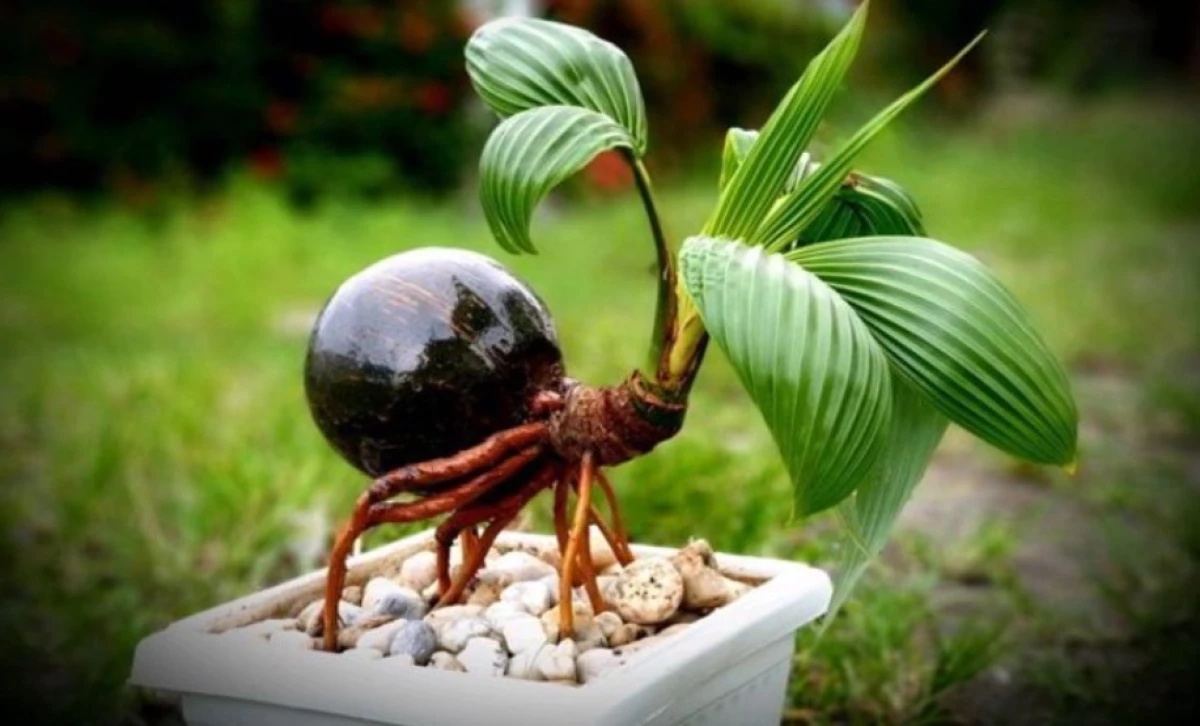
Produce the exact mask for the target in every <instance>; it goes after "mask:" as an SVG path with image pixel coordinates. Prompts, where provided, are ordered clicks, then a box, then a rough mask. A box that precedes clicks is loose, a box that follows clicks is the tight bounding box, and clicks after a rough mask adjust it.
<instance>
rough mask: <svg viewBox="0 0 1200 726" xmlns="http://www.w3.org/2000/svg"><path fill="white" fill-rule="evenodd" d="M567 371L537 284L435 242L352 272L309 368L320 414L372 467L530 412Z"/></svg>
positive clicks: (349, 456) (354, 460)
mask: <svg viewBox="0 0 1200 726" xmlns="http://www.w3.org/2000/svg"><path fill="white" fill-rule="evenodd" d="M561 380H562V354H561V352H560V350H559V347H558V340H557V336H556V335H555V331H554V324H553V322H552V321H551V318H550V313H549V311H548V310H547V309H546V306H545V305H544V304H543V303H542V301H541V300H540V299H538V297H537V295H535V294H534V292H533V291H532V290H531V289H530V288H529V287H528V286H527V285H525V284H524V283H523V282H521V281H520V280H519V279H517V278H516V277H514V276H513V275H512V274H511V273H510V272H509V271H508V270H506V269H505V268H504V267H503V266H501V265H500V263H498V262H496V261H495V260H493V259H491V258H489V257H486V256H484V255H481V254H477V253H474V252H467V251H465V250H456V249H445V248H437V247H428V248H421V249H417V250H413V251H410V252H404V253H401V254H398V255H394V256H392V257H389V258H387V259H385V260H382V261H380V262H377V263H376V264H374V265H371V266H370V267H368V268H367V269H365V270H363V271H362V272H360V273H358V274H357V275H355V276H353V277H351V278H350V279H349V280H347V281H346V282H345V283H343V284H342V286H341V287H339V288H338V289H337V291H336V292H334V294H333V296H332V297H331V298H330V299H329V301H328V302H327V303H326V304H325V307H324V309H323V310H322V311H321V314H320V316H319V317H318V318H317V322H316V325H315V327H314V329H313V332H312V337H311V338H310V340H309V346H308V357H307V360H306V363H305V371H304V382H305V391H306V393H307V396H308V405H309V409H310V410H311V412H312V416H313V420H314V421H316V423H317V426H318V427H319V428H320V429H321V432H322V433H323V434H324V435H325V437H326V438H327V439H328V440H329V442H330V443H331V444H332V445H333V447H334V448H335V449H336V450H337V451H338V453H340V454H341V455H342V456H343V457H345V459H346V460H347V461H349V462H350V463H351V464H353V465H354V466H356V467H358V468H359V469H361V470H362V471H364V472H366V473H367V474H370V475H371V476H379V475H381V474H383V473H385V472H387V471H390V470H392V469H396V468H398V467H401V466H404V465H405V464H411V463H416V462H420V461H426V460H428V459H433V458H437V457H442V456H449V455H451V454H454V453H456V452H458V451H461V450H462V449H464V448H467V447H470V446H473V445H475V444H478V443H480V442H481V441H483V440H484V439H485V438H487V437H488V436H489V435H491V434H493V433H496V432H497V431H501V430H503V429H506V428H510V427H512V426H516V425H519V424H521V423H524V422H525V421H527V420H528V419H529V416H530V414H529V402H530V399H531V398H532V396H533V395H534V394H535V393H536V392H537V391H539V390H545V389H549V390H558V387H559V386H560V385H561Z"/></svg>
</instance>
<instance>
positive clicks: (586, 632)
mask: <svg viewBox="0 0 1200 726" xmlns="http://www.w3.org/2000/svg"><path fill="white" fill-rule="evenodd" d="M573 640H574V641H575V647H577V648H578V649H579V652H580V653H586V652H587V651H589V650H592V649H593V648H605V647H607V646H608V639H607V638H605V637H604V632H603V631H602V630H600V626H599V625H596V623H595V622H591V623H588V624H587V625H584V626H582V627H577V628H575V637H574V638H573Z"/></svg>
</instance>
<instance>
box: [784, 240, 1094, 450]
mask: <svg viewBox="0 0 1200 726" xmlns="http://www.w3.org/2000/svg"><path fill="white" fill-rule="evenodd" d="M787 257H788V259H789V260H792V261H794V262H796V263H798V264H800V265H802V266H803V267H804V269H806V270H808V271H809V272H811V273H812V274H814V275H816V276H817V277H820V278H821V279H822V280H823V281H825V282H826V283H827V284H829V285H830V286H831V287H833V288H834V289H835V290H837V291H838V293H840V295H841V296H842V297H843V298H845V300H846V302H848V303H849V304H850V305H852V306H853V307H854V309H855V311H856V312H857V313H858V315H859V316H860V317H861V318H862V319H863V321H864V322H866V323H867V325H868V326H869V327H870V329H871V332H872V333H873V335H874V337H875V339H876V340H878V341H879V344H880V345H881V346H882V347H883V349H884V350H885V351H886V352H887V354H888V358H889V359H890V360H891V362H892V363H893V364H894V365H895V366H896V368H898V369H899V370H900V371H902V372H903V373H904V375H905V376H907V377H908V379H909V380H910V381H911V382H912V383H913V384H914V385H915V386H916V387H917V388H918V389H919V390H920V391H921V392H922V393H923V394H924V395H925V396H927V397H928V398H929V400H930V401H931V402H932V403H933V405H934V406H935V407H936V408H937V409H938V410H939V411H941V412H942V413H943V414H944V415H945V416H947V417H949V418H950V419H951V420H952V421H954V422H955V423H957V424H959V425H960V426H962V427H963V428H965V429H967V430H968V431H970V432H972V433H974V434H975V435H976V436H979V437H980V438H981V439H983V440H985V441H987V442H989V443H991V444H994V445H995V446H998V447H1000V448H1001V449H1003V450H1005V451H1007V452H1009V453H1011V454H1015V455H1017V456H1020V457H1022V458H1025V459H1029V460H1031V461H1036V462H1042V463H1048V464H1064V465H1065V464H1069V463H1072V462H1073V461H1074V459H1075V448H1076V429H1077V426H1078V422H1077V419H1078V415H1077V413H1076V409H1075V402H1074V400H1073V398H1072V396H1071V391H1070V384H1069V382H1068V380H1067V375H1066V372H1065V371H1064V370H1063V368H1062V366H1061V365H1059V363H1058V361H1057V360H1056V359H1055V358H1054V356H1053V355H1052V354H1051V353H1050V350H1049V349H1048V348H1047V347H1046V344H1045V343H1044V342H1043V341H1042V339H1041V338H1040V337H1039V336H1038V334H1037V333H1036V332H1035V331H1034V329H1033V326H1032V325H1031V324H1030V321H1029V318H1028V316H1027V315H1026V314H1025V311H1024V310H1023V309H1022V308H1021V306H1020V305H1019V304H1018V303H1017V301H1016V300H1015V299H1014V298H1013V296H1012V295H1011V294H1010V293H1009V292H1008V290H1007V289H1005V288H1004V286H1003V285H1001V284H1000V282H999V281H998V280H997V279H996V277H995V276H994V275H993V274H992V273H991V272H990V271H989V270H988V269H987V268H985V267H984V266H983V265H982V264H980V263H979V261H978V260H976V259H975V258H973V257H971V256H970V255H968V254H966V253H964V252H960V251H959V250H956V249H954V248H952V247H949V246H947V245H944V244H942V243H940V242H935V241H934V240H931V239H925V238H918V237H869V238H861V239H851V240H841V241H837V242H825V243H822V244H818V245H813V246H811V247H804V248H802V249H799V250H796V251H794V252H791V253H789V254H788V255H787Z"/></svg>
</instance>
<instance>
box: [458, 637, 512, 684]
mask: <svg viewBox="0 0 1200 726" xmlns="http://www.w3.org/2000/svg"><path fill="white" fill-rule="evenodd" d="M458 662H459V663H462V666H463V669H464V670H466V671H467V673H477V674H482V675H488V676H502V675H504V671H505V670H506V669H507V668H508V654H507V653H505V652H504V647H503V646H501V645H500V644H499V643H497V642H496V641H495V640H492V639H491V638H471V639H470V640H469V641H467V646H466V647H465V648H463V649H462V652H461V653H459V654H458Z"/></svg>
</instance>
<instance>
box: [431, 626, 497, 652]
mask: <svg viewBox="0 0 1200 726" xmlns="http://www.w3.org/2000/svg"><path fill="white" fill-rule="evenodd" d="M491 632H492V628H491V626H490V625H488V623H487V621H486V620H484V619H483V618H466V619H464V620H454V621H451V622H449V623H446V624H445V625H443V626H442V628H441V630H439V631H438V645H439V646H441V648H442V650H448V651H450V652H451V653H457V652H459V651H460V650H462V649H463V648H465V647H466V645H467V642H468V641H470V640H471V639H472V638H478V637H480V636H484V635H489V634H490V633H491Z"/></svg>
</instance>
